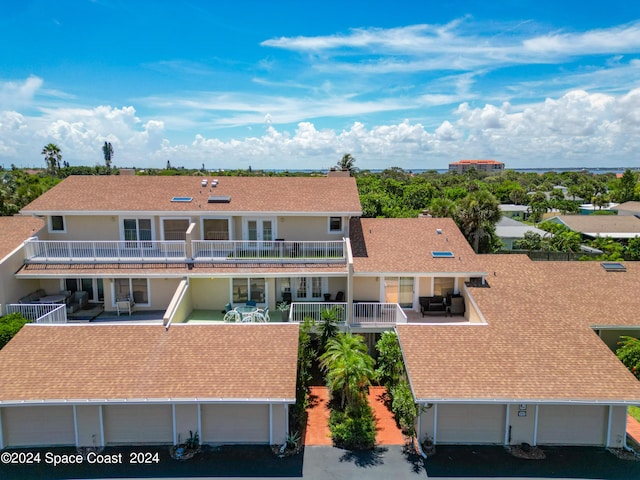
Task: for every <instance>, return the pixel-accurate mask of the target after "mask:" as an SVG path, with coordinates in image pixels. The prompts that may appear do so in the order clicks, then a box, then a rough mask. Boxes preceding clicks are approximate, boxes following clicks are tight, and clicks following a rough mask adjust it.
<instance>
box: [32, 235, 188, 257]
mask: <svg viewBox="0 0 640 480" xmlns="http://www.w3.org/2000/svg"><path fill="white" fill-rule="evenodd" d="M24 250H25V263H132V262H135V263H161V262H174V263H175V262H185V261H186V260H187V252H186V244H185V242H181V241H141V242H135V241H118V240H113V241H68V242H67V241H57V240H38V239H37V238H30V239H29V240H27V241H26V242H25V243H24Z"/></svg>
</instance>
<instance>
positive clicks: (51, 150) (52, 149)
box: [41, 143, 62, 180]
mask: <svg viewBox="0 0 640 480" xmlns="http://www.w3.org/2000/svg"><path fill="white" fill-rule="evenodd" d="M41 155H44V160H45V162H46V163H47V167H48V168H49V171H50V172H51V179H52V180H53V178H54V177H55V176H56V171H57V170H59V169H60V160H62V153H60V148H58V146H57V145H56V144H55V143H49V144H47V145H45V146H44V148H43V149H42V152H41Z"/></svg>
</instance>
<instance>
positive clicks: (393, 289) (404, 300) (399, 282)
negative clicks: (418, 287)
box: [384, 277, 413, 308]
mask: <svg viewBox="0 0 640 480" xmlns="http://www.w3.org/2000/svg"><path fill="white" fill-rule="evenodd" d="M384 301H385V302H386V303H398V304H399V305H400V306H401V307H402V308H413V277H385V278H384Z"/></svg>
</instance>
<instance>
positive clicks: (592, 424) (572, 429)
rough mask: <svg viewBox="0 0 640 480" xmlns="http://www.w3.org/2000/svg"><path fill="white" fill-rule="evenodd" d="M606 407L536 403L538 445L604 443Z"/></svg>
mask: <svg viewBox="0 0 640 480" xmlns="http://www.w3.org/2000/svg"><path fill="white" fill-rule="evenodd" d="M607 419H608V408H607V407H605V406H590V405H540V407H539V408H538V445H540V444H547V445H604V444H605V442H606V439H607Z"/></svg>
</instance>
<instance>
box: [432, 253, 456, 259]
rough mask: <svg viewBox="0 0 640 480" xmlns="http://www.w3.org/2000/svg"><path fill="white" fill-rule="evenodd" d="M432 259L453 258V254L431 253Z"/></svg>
mask: <svg viewBox="0 0 640 480" xmlns="http://www.w3.org/2000/svg"><path fill="white" fill-rule="evenodd" d="M431 256H432V257H433V258H453V257H454V255H453V252H431Z"/></svg>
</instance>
